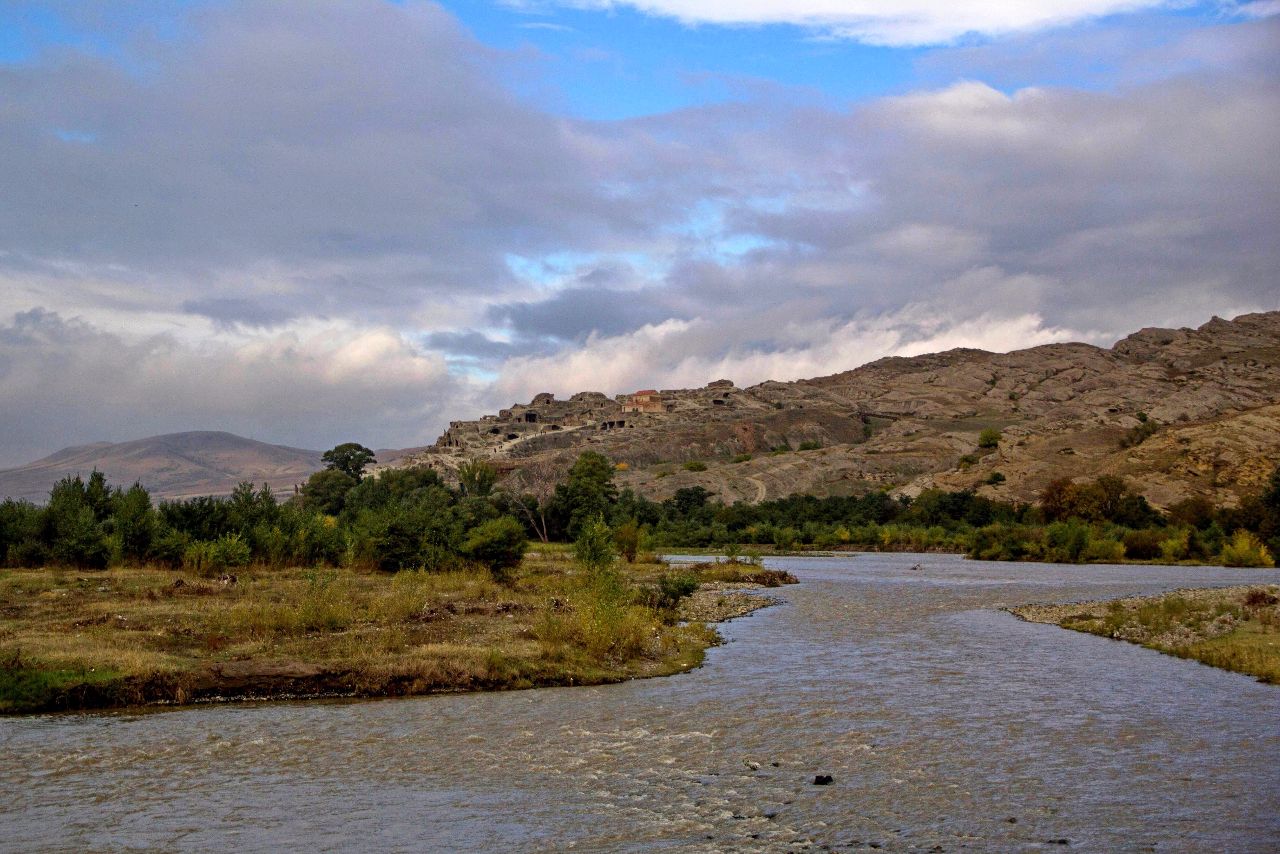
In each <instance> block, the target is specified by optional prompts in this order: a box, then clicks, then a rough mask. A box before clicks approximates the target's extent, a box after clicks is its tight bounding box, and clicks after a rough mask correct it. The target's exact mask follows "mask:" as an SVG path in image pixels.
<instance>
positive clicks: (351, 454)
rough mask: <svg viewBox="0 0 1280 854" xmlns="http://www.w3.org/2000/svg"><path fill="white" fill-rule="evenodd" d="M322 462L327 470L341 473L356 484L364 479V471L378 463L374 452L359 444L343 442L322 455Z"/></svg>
mask: <svg viewBox="0 0 1280 854" xmlns="http://www.w3.org/2000/svg"><path fill="white" fill-rule="evenodd" d="M320 461H321V462H323V463H324V464H325V467H326V468H328V469H331V470H333V471H340V472H342V473H343V474H345V475H347V476H348V477H350V478H351V479H352V480H355V481H356V482H359V481H360V480H361V479H362V478H363V477H364V470H365V469H366V468H367V467H368V466H369V465H371V464H372V463H376V462H377V460H376V459H374V457H373V451H371V450H369V449H368V448H366V447H365V446H364V445H361V444H360V443H358V442H343V443H342V444H341V445H338V446H337V447H335V448H331V449H330V450H328V451H325V452H324V453H323V454H321V456H320Z"/></svg>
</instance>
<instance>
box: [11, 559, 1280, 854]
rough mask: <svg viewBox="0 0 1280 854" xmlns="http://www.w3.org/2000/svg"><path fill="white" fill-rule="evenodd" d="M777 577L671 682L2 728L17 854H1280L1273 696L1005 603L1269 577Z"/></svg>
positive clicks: (895, 562) (1164, 572)
mask: <svg viewBox="0 0 1280 854" xmlns="http://www.w3.org/2000/svg"><path fill="white" fill-rule="evenodd" d="M917 562H920V563H923V564H924V569H922V570H920V571H911V569H910V567H911V566H912V565H913V564H915V563H917ZM770 565H773V566H779V567H782V568H785V569H789V570H791V571H792V572H794V573H795V574H796V575H797V576H799V577H800V579H801V581H802V583H801V584H799V585H796V586H792V587H787V588H783V589H782V590H780V591H770V592H771V593H777V595H779V596H780V597H781V598H783V599H784V600H785V603H784V604H783V605H780V606H778V607H775V608H770V609H767V610H765V611H760V612H757V613H756V614H754V615H752V616H750V617H747V618H745V619H742V620H739V621H736V622H734V623H731V624H728V625H726V626H724V627H723V633H724V634H725V636H726V637H727V638H728V639H729V643H728V644H726V645H725V646H723V647H720V648H718V649H715V650H712V651H711V653H710V655H709V656H708V659H707V664H706V666H705V667H703V668H701V669H700V670H697V671H695V672H692V673H688V674H684V675H681V676H677V677H673V678H668V679H652V680H644V681H638V682H631V683H627V684H624V685H614V686H606V687H601V688H569V689H544V690H536V691H522V692H513V693H503V694H472V695H464V696H449V697H426V698H418V699H407V700H386V701H375V702H341V703H338V702H332V703H299V704H288V703H278V704H261V705H239V706H220V707H199V708H191V709H184V710H176V711H167V712H157V713H147V714H110V715H74V716H49V717H42V718H25V719H7V720H0V780H3V781H4V788H5V793H4V798H3V801H2V802H0V828H2V830H0V848H2V849H4V850H13V851H35V850H43V851H48V850H69V851H71V850H74V851H82V850H210V849H219V850H237V851H267V850H279V849H282V848H286V849H295V850H296V849H298V848H313V849H320V850H331V849H378V850H413V851H427V850H436V851H438V850H532V851H541V850H545V851H559V850H565V849H570V848H573V849H577V850H610V851H613V850H618V851H653V850H684V851H723V850H744V851H750V850H804V849H806V848H808V849H809V850H822V849H823V848H824V847H828V848H832V849H836V850H859V849H863V848H876V847H878V848H880V849H882V850H888V851H898V850H910V849H913V848H914V849H919V850H924V851H928V850H942V851H953V850H960V849H967V850H979V851H985V850H998V851H1005V850H1037V849H1044V850H1064V845H1063V843H1064V842H1065V843H1066V845H1067V846H1070V849H1072V850H1090V851H1148V850H1158V851H1276V850H1280V818H1278V817H1277V806H1280V688H1277V687H1274V686H1267V685H1260V684H1258V683H1256V682H1253V681H1252V680H1250V679H1249V678H1247V677H1244V676H1239V675H1236V674H1231V673H1225V672H1222V671H1218V670H1213V669H1211V668H1208V667H1204V666H1202V665H1199V664H1195V663H1193V662H1187V661H1181V660H1178V659H1175V658H1170V657H1166V656H1162V655H1159V654H1158V653H1154V652H1151V651H1148V650H1144V649H1141V648H1139V647H1135V646H1132V645H1128V644H1124V643H1119V642H1115V641H1109V640H1105V639H1102V638H1097V637H1092V636H1089V635H1083V634H1077V633H1074V632H1067V631H1063V630H1061V629H1058V628H1055V627H1053V626H1044V625H1034V624H1029V623H1023V622H1021V621H1019V620H1017V619H1016V618H1014V617H1011V616H1009V615H1008V614H1005V613H1002V612H1000V611H998V610H996V609H997V608H998V607H999V606H1000V605H1005V604H1019V603H1025V602H1031V601H1071V600H1078V599H1096V598H1105V597H1113V596H1123V595H1131V594H1134V593H1140V592H1154V591H1158V590H1163V589H1168V588H1171V587H1177V586H1186V585H1210V584H1240V583H1247V582H1248V581H1250V580H1253V579H1256V578H1258V576H1257V575H1256V572H1257V571H1256V570H1255V571H1242V570H1226V569H1215V568H1186V567H1179V568H1173V567H1060V566H1042V565H1034V564H988V563H977V562H970V561H965V560H962V559H960V558H956V557H951V556H936V555H929V556H923V555H858V556H856V557H852V558H839V559H834V558H833V559H823V558H806V559H794V560H792V559H779V560H776V561H772V562H771V564H770ZM819 773H821V774H831V775H832V776H833V777H834V783H833V784H832V785H830V786H825V787H818V786H814V785H812V781H813V777H814V775H815V774H819Z"/></svg>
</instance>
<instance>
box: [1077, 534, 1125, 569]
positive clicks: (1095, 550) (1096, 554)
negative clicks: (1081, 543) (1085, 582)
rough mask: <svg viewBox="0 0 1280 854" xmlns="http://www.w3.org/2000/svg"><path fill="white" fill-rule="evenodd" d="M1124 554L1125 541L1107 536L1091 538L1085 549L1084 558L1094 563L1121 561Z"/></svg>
mask: <svg viewBox="0 0 1280 854" xmlns="http://www.w3.org/2000/svg"><path fill="white" fill-rule="evenodd" d="M1124 555H1125V548H1124V543H1122V542H1120V541H1119V540H1112V539H1107V538H1102V539H1097V540H1090V541H1089V545H1088V546H1087V547H1086V548H1085V550H1084V559H1085V560H1087V561H1090V562H1092V563H1119V562H1120V561H1122V560H1124Z"/></svg>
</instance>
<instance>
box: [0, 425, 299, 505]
mask: <svg viewBox="0 0 1280 854" xmlns="http://www.w3.org/2000/svg"><path fill="white" fill-rule="evenodd" d="M320 453H321V452H320V451H307V450H303V449H301V448H290V447H286V446H284V445H269V444H267V443H265V442H257V441H254V440H253V439H246V438H244V437H243V436H236V435H235V434H233V433H224V432H214V431H204V430H201V431H194V432H190V433H169V434H166V435H163V436H151V437H150V438H147V439H136V440H134V441H131V442H119V443H112V442H94V443H93V444H91V445H80V446H77V447H74V448H64V449H63V450H61V451H58V452H57V453H55V454H51V455H49V456H47V457H45V458H44V459H42V460H37V461H35V462H33V463H28V464H27V465H25V466H19V467H18V468H12V469H4V470H0V498H20V499H26V500H28V501H35V502H37V503H41V502H44V501H45V500H47V499H48V497H49V490H50V488H51V487H52V486H53V484H54V483H55V482H57V481H58V480H59V479H61V478H64V477H66V476H68V475H76V474H79V475H81V476H83V477H88V476H89V474H90V472H92V471H93V470H94V469H97V470H98V471H101V472H102V473H103V474H105V475H106V476H107V481H108V482H109V483H111V484H112V485H113V486H129V485H130V484H132V483H133V482H134V481H138V482H140V483H141V484H142V485H143V486H145V487H146V488H147V489H148V490H150V492H151V495H152V497H153V498H189V497H191V496H194V495H226V494H228V493H230V492H231V490H232V489H234V488H235V485H236V484H237V483H239V482H240V481H242V480H247V481H250V482H252V483H254V484H255V485H258V486H261V485H262V484H263V483H267V484H270V486H271V488H272V489H273V490H275V491H276V493H277V494H281V495H285V494H290V493H292V492H293V487H294V485H295V484H300V483H302V482H303V481H305V480H306V479H307V477H308V476H309V475H310V474H311V473H312V472H314V471H318V470H319V469H321V468H323V464H322V463H321V462H320Z"/></svg>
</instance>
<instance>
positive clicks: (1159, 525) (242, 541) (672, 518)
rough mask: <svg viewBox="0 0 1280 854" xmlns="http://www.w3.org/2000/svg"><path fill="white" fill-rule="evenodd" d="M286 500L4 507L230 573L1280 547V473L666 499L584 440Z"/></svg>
mask: <svg viewBox="0 0 1280 854" xmlns="http://www.w3.org/2000/svg"><path fill="white" fill-rule="evenodd" d="M323 460H324V462H325V465H326V467H325V469H324V470H322V471H319V472H316V473H315V474H313V475H312V476H311V477H310V478H309V479H308V481H307V482H306V483H305V484H304V485H303V486H302V487H301V488H300V489H299V490H298V492H297V494H296V495H295V496H293V497H292V498H291V499H290V500H288V501H285V502H280V501H277V500H276V498H275V496H274V494H273V493H272V491H271V490H270V489H269V488H268V487H267V486H266V485H263V486H262V487H261V488H260V489H258V488H255V487H254V486H253V485H252V484H249V483H242V484H240V485H239V486H238V487H237V488H236V489H235V491H234V492H233V493H232V494H231V495H230V496H229V497H224V498H214V497H201V498H192V499H187V500H181V501H162V502H159V503H158V504H157V503H154V502H152V500H151V497H150V495H149V494H148V493H147V491H146V490H145V489H144V488H143V487H142V486H140V485H138V484H134V485H133V486H131V487H129V488H127V489H121V488H119V487H112V486H110V485H109V484H107V482H106V479H105V477H103V475H102V474H101V473H100V472H96V471H95V472H93V473H92V474H91V475H90V476H89V478H88V479H87V480H85V479H82V478H80V477H79V476H74V477H68V478H64V479H63V480H61V481H59V482H58V483H57V484H56V485H55V486H54V487H53V490H52V491H51V493H50V497H49V502H48V504H47V505H45V506H44V507H39V506H36V505H34V504H31V503H29V502H23V501H12V500H7V501H4V502H2V503H0V562H2V563H3V565H5V566H43V565H49V564H53V565H65V566H76V567H85V568H94V567H105V566H108V565H112V564H120V563H131V562H132V563H154V564H160V565H167V566H173V567H186V568H189V569H194V570H197V571H202V572H208V573H217V572H225V571H227V570H229V569H231V568H234V567H238V566H247V565H249V564H257V565H262V566H292V565H316V564H331V565H339V564H341V565H350V566H360V567H367V568H371V569H374V568H376V569H381V570H387V571H395V570H399V569H404V568H426V569H429V570H430V569H448V568H455V567H460V566H466V565H482V566H485V567H488V568H489V569H490V570H491V571H493V572H494V573H495V574H497V575H499V576H504V575H505V574H506V573H508V572H509V571H510V570H511V568H512V567H514V566H516V565H517V564H518V563H519V561H520V558H521V556H522V555H523V554H524V551H525V549H526V546H527V541H528V540H529V539H536V540H541V541H544V542H547V541H571V540H578V539H580V538H581V536H582V534H583V532H584V531H585V530H586V529H587V528H589V527H591V528H593V530H594V529H596V527H598V523H603V524H605V525H607V526H609V529H610V530H611V531H612V532H613V536H614V538H615V544H616V546H617V548H618V550H619V551H620V553H621V554H622V555H623V556H625V557H627V558H628V559H634V557H635V555H636V553H637V551H639V550H652V549H663V548H691V547H705V548H722V549H723V548H728V549H730V550H734V549H736V548H739V547H752V546H760V547H771V548H774V549H778V550H784V551H789V550H798V549H840V548H849V549H881V550H904V551H905V550H913V551H925V550H938V551H953V552H964V553H967V554H968V555H970V556H971V557H974V558H980V559H986V560H1040V561H1050V562H1087V561H1093V562H1111V561H1120V560H1151V561H1155V560H1161V561H1185V560H1192V561H1204V562H1221V563H1226V564H1231V565H1244V566H1269V565H1273V557H1272V556H1273V555H1275V554H1277V553H1280V467H1277V469H1276V471H1275V472H1274V473H1273V474H1272V476H1271V478H1270V480H1269V481H1268V483H1267V484H1266V485H1265V486H1264V488H1263V489H1262V490H1261V491H1260V492H1259V493H1258V494H1256V495H1253V496H1249V497H1247V498H1246V499H1245V500H1243V501H1242V502H1241V503H1240V504H1239V505H1238V506H1235V507H1215V506H1214V505H1212V504H1211V503H1210V502H1208V501H1207V500H1205V499H1203V498H1189V499H1186V500H1184V501H1182V502H1179V503H1178V504H1176V505H1174V506H1172V507H1170V508H1168V510H1166V511H1163V512H1162V511H1159V510H1157V509H1156V508H1154V507H1152V506H1151V505H1150V504H1149V503H1148V502H1147V500H1146V498H1144V497H1143V496H1142V495H1141V494H1140V493H1138V492H1137V491H1135V490H1134V489H1133V488H1132V486H1131V485H1130V484H1129V483H1128V482H1126V481H1124V480H1123V479H1121V478H1117V477H1112V476H1103V477H1099V478H1097V479H1095V480H1093V481H1089V482H1086V483H1075V482H1072V481H1070V480H1058V481H1054V482H1052V483H1050V484H1048V485H1047V486H1046V487H1045V489H1044V490H1043V491H1042V492H1041V493H1040V495H1039V496H1038V500H1036V501H1034V502H1027V503H1015V502H1005V501H997V500H994V499H991V498H987V497H984V496H981V495H978V494H977V493H976V492H974V491H973V490H955V491H944V490H926V491H924V492H922V493H921V494H920V495H918V496H916V497H914V498H906V497H892V496H890V495H889V494H887V493H885V492H871V493H867V494H865V495H861V496H856V497H853V496H833V497H827V498H817V497H814V496H811V495H792V496H789V497H787V498H782V499H776V500H772V501H765V502H761V503H759V504H746V503H742V502H738V503H733V504H725V503H724V502H722V501H719V500H717V499H716V498H715V497H714V496H713V495H712V494H711V493H709V492H708V491H707V490H705V489H703V488H701V487H696V486H695V487H686V488H683V489H679V490H677V491H676V492H675V493H674V494H673V495H672V496H671V497H669V498H667V499H665V500H663V501H653V500H651V499H648V498H645V497H643V496H641V495H638V494H636V493H635V492H634V491H632V490H629V489H623V490H619V488H618V487H617V485H616V483H615V481H614V476H615V473H616V468H615V466H614V465H613V464H612V463H611V462H610V461H609V460H608V459H607V458H606V457H604V456H603V455H601V454H599V453H596V452H593V451H588V452H586V453H583V454H582V455H580V456H579V457H578V458H577V460H576V461H575V462H574V463H573V465H572V466H571V467H570V468H569V469H568V470H567V471H564V472H558V471H555V470H552V469H548V468H545V467H544V468H539V467H538V466H537V465H534V466H530V467H528V468H527V469H526V470H523V471H521V472H519V473H518V474H517V475H516V476H515V477H513V478H511V479H509V485H508V486H506V487H501V486H500V485H499V475H498V472H497V470H496V469H495V468H494V467H493V466H492V465H490V464H489V463H487V462H484V461H472V462H469V463H467V464H465V465H463V466H462V467H461V469H460V470H459V472H458V481H457V483H456V484H453V485H451V484H448V483H446V482H445V481H444V479H443V478H441V476H440V475H439V473H437V472H436V471H434V470H433V469H431V468H429V467H426V466H418V467H409V468H400V469H388V470H384V471H382V472H380V473H378V474H376V475H372V476H370V475H366V474H365V471H366V469H367V467H368V466H369V465H370V464H372V463H374V462H375V460H374V455H373V453H372V452H371V451H369V450H368V449H367V448H364V447H363V446H362V445H359V444H356V443H346V444H344V445H339V446H338V447H336V448H334V449H333V450H331V451H328V452H326V453H325V455H324V457H323Z"/></svg>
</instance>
